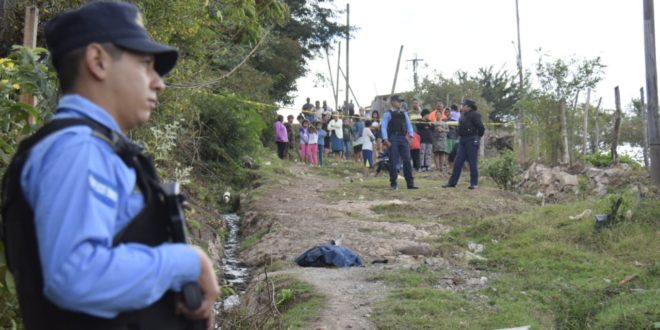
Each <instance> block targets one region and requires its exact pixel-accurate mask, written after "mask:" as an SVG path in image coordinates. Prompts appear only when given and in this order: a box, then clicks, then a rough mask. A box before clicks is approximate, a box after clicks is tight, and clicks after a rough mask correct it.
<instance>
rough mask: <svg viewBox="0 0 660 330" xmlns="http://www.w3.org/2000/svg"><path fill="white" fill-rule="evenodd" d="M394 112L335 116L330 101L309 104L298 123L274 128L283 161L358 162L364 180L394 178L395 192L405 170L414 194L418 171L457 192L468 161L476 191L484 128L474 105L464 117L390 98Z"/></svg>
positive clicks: (452, 109)
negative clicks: (440, 178)
mask: <svg viewBox="0 0 660 330" xmlns="http://www.w3.org/2000/svg"><path fill="white" fill-rule="evenodd" d="M390 106H391V108H390V110H388V111H382V112H379V111H376V110H373V111H368V110H367V111H362V110H361V111H360V112H359V113H358V114H355V113H347V112H346V111H343V112H337V111H333V110H332V109H331V108H329V107H328V106H327V103H326V102H325V101H323V105H321V103H320V102H319V101H316V102H315V105H313V104H312V103H311V102H310V99H309V98H307V103H305V105H303V107H302V111H301V113H300V114H299V115H298V116H297V117H294V116H293V115H289V116H288V117H287V118H286V121H285V120H284V117H283V116H281V115H280V116H278V118H277V121H276V122H275V133H276V134H275V135H276V142H277V146H278V157H280V158H281V159H289V160H292V161H300V162H304V163H307V164H310V165H313V166H324V165H326V164H327V162H328V160H329V159H334V161H335V162H339V161H354V162H358V163H360V164H363V165H364V170H363V175H364V176H365V177H366V176H369V175H371V172H372V171H373V170H375V172H376V173H375V174H376V175H377V176H378V175H380V173H381V172H383V171H387V172H389V173H390V178H391V182H390V184H391V186H392V188H393V189H396V186H397V184H396V178H397V177H398V174H399V173H400V172H401V170H403V172H404V173H403V174H404V177H405V178H406V182H407V186H408V188H410V189H414V188H416V187H415V185H414V183H413V174H412V172H413V171H416V172H429V171H438V172H441V173H442V174H443V175H447V176H449V175H451V178H450V179H449V181H448V184H447V185H445V187H454V186H456V183H457V181H458V177H459V176H460V172H461V170H462V168H463V163H464V162H465V161H466V160H467V161H468V162H469V163H470V167H469V168H470V174H471V182H470V187H471V188H472V189H474V188H476V187H477V184H478V169H477V158H476V157H477V156H476V151H478V147H479V143H480V138H481V136H483V134H484V126H483V123H482V122H481V115H480V114H479V113H478V112H477V106H476V103H475V102H474V101H472V100H469V99H466V100H465V101H464V102H463V104H462V109H460V110H461V111H462V112H463V115H461V111H459V106H458V105H457V104H452V105H451V106H445V104H444V103H443V102H442V101H438V102H436V104H435V105H434V107H433V108H432V109H427V108H423V107H422V106H421V105H420V102H419V101H418V100H417V99H413V100H412V102H411V107H410V108H409V107H408V106H407V104H406V103H405V101H404V100H403V99H402V98H401V97H399V96H398V95H393V96H392V97H391V98H390ZM360 114H363V115H364V116H361V115H360ZM381 116H382V118H381ZM294 119H296V120H297V122H298V123H299V125H296V124H295V122H294ZM465 137H467V139H464V138H465ZM464 140H465V141H470V144H469V143H467V142H465V143H464ZM475 147H476V149H475ZM454 160H456V161H457V163H459V164H458V166H456V165H455V164H454ZM409 166H410V170H408V169H407V167H409Z"/></svg>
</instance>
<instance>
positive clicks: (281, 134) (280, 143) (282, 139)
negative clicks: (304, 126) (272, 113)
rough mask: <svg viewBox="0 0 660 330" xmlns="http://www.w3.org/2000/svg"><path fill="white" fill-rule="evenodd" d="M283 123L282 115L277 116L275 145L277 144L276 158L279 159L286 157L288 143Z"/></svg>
mask: <svg viewBox="0 0 660 330" xmlns="http://www.w3.org/2000/svg"><path fill="white" fill-rule="evenodd" d="M283 122H284V117H283V116H282V115H279V116H277V121H275V143H277V157H280V159H284V157H286V147H287V145H288V143H289V136H288V134H287V132H286V127H285V126H284V123H283Z"/></svg>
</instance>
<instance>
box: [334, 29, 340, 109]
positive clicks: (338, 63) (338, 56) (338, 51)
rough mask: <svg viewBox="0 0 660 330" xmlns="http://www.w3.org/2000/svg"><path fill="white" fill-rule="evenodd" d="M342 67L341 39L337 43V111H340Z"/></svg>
mask: <svg viewBox="0 0 660 330" xmlns="http://www.w3.org/2000/svg"><path fill="white" fill-rule="evenodd" d="M340 68H341V41H340V42H339V44H338V45H337V88H336V89H335V111H339V69H340Z"/></svg>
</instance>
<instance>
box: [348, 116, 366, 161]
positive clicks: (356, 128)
mask: <svg viewBox="0 0 660 330" xmlns="http://www.w3.org/2000/svg"><path fill="white" fill-rule="evenodd" d="M364 127H365V125H364V122H363V121H362V118H360V116H358V115H355V116H353V127H352V131H351V134H352V135H353V159H354V160H355V162H356V163H362V143H363V141H362V135H363V134H362V133H363V132H364Z"/></svg>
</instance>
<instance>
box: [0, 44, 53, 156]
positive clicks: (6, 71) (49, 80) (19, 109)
mask: <svg viewBox="0 0 660 330" xmlns="http://www.w3.org/2000/svg"><path fill="white" fill-rule="evenodd" d="M45 54H46V50H45V49H41V48H37V49H28V48H23V47H14V49H13V52H12V53H11V54H10V55H9V57H8V58H0V108H1V109H3V111H2V112H1V113H0V167H1V168H4V167H5V166H7V164H8V163H9V159H10V157H11V155H13V153H14V151H15V149H16V145H17V141H18V139H19V138H20V137H22V136H24V135H27V134H30V133H32V132H33V131H34V130H35V129H36V128H38V126H39V124H40V123H41V122H42V121H43V120H44V119H45V117H46V116H47V113H48V111H50V107H52V105H53V104H54V102H55V98H56V94H57V92H56V90H57V88H56V83H55V77H54V73H53V71H52V70H51V68H50V67H48V66H47V65H45V64H43V63H41V61H40V58H42V57H43V56H44V55H45ZM21 93H30V94H32V95H34V97H35V99H36V101H37V104H38V106H37V107H33V106H31V105H28V104H25V103H22V102H21V101H20V95H21ZM30 118H31V119H32V120H33V122H32V123H31V122H30Z"/></svg>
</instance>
